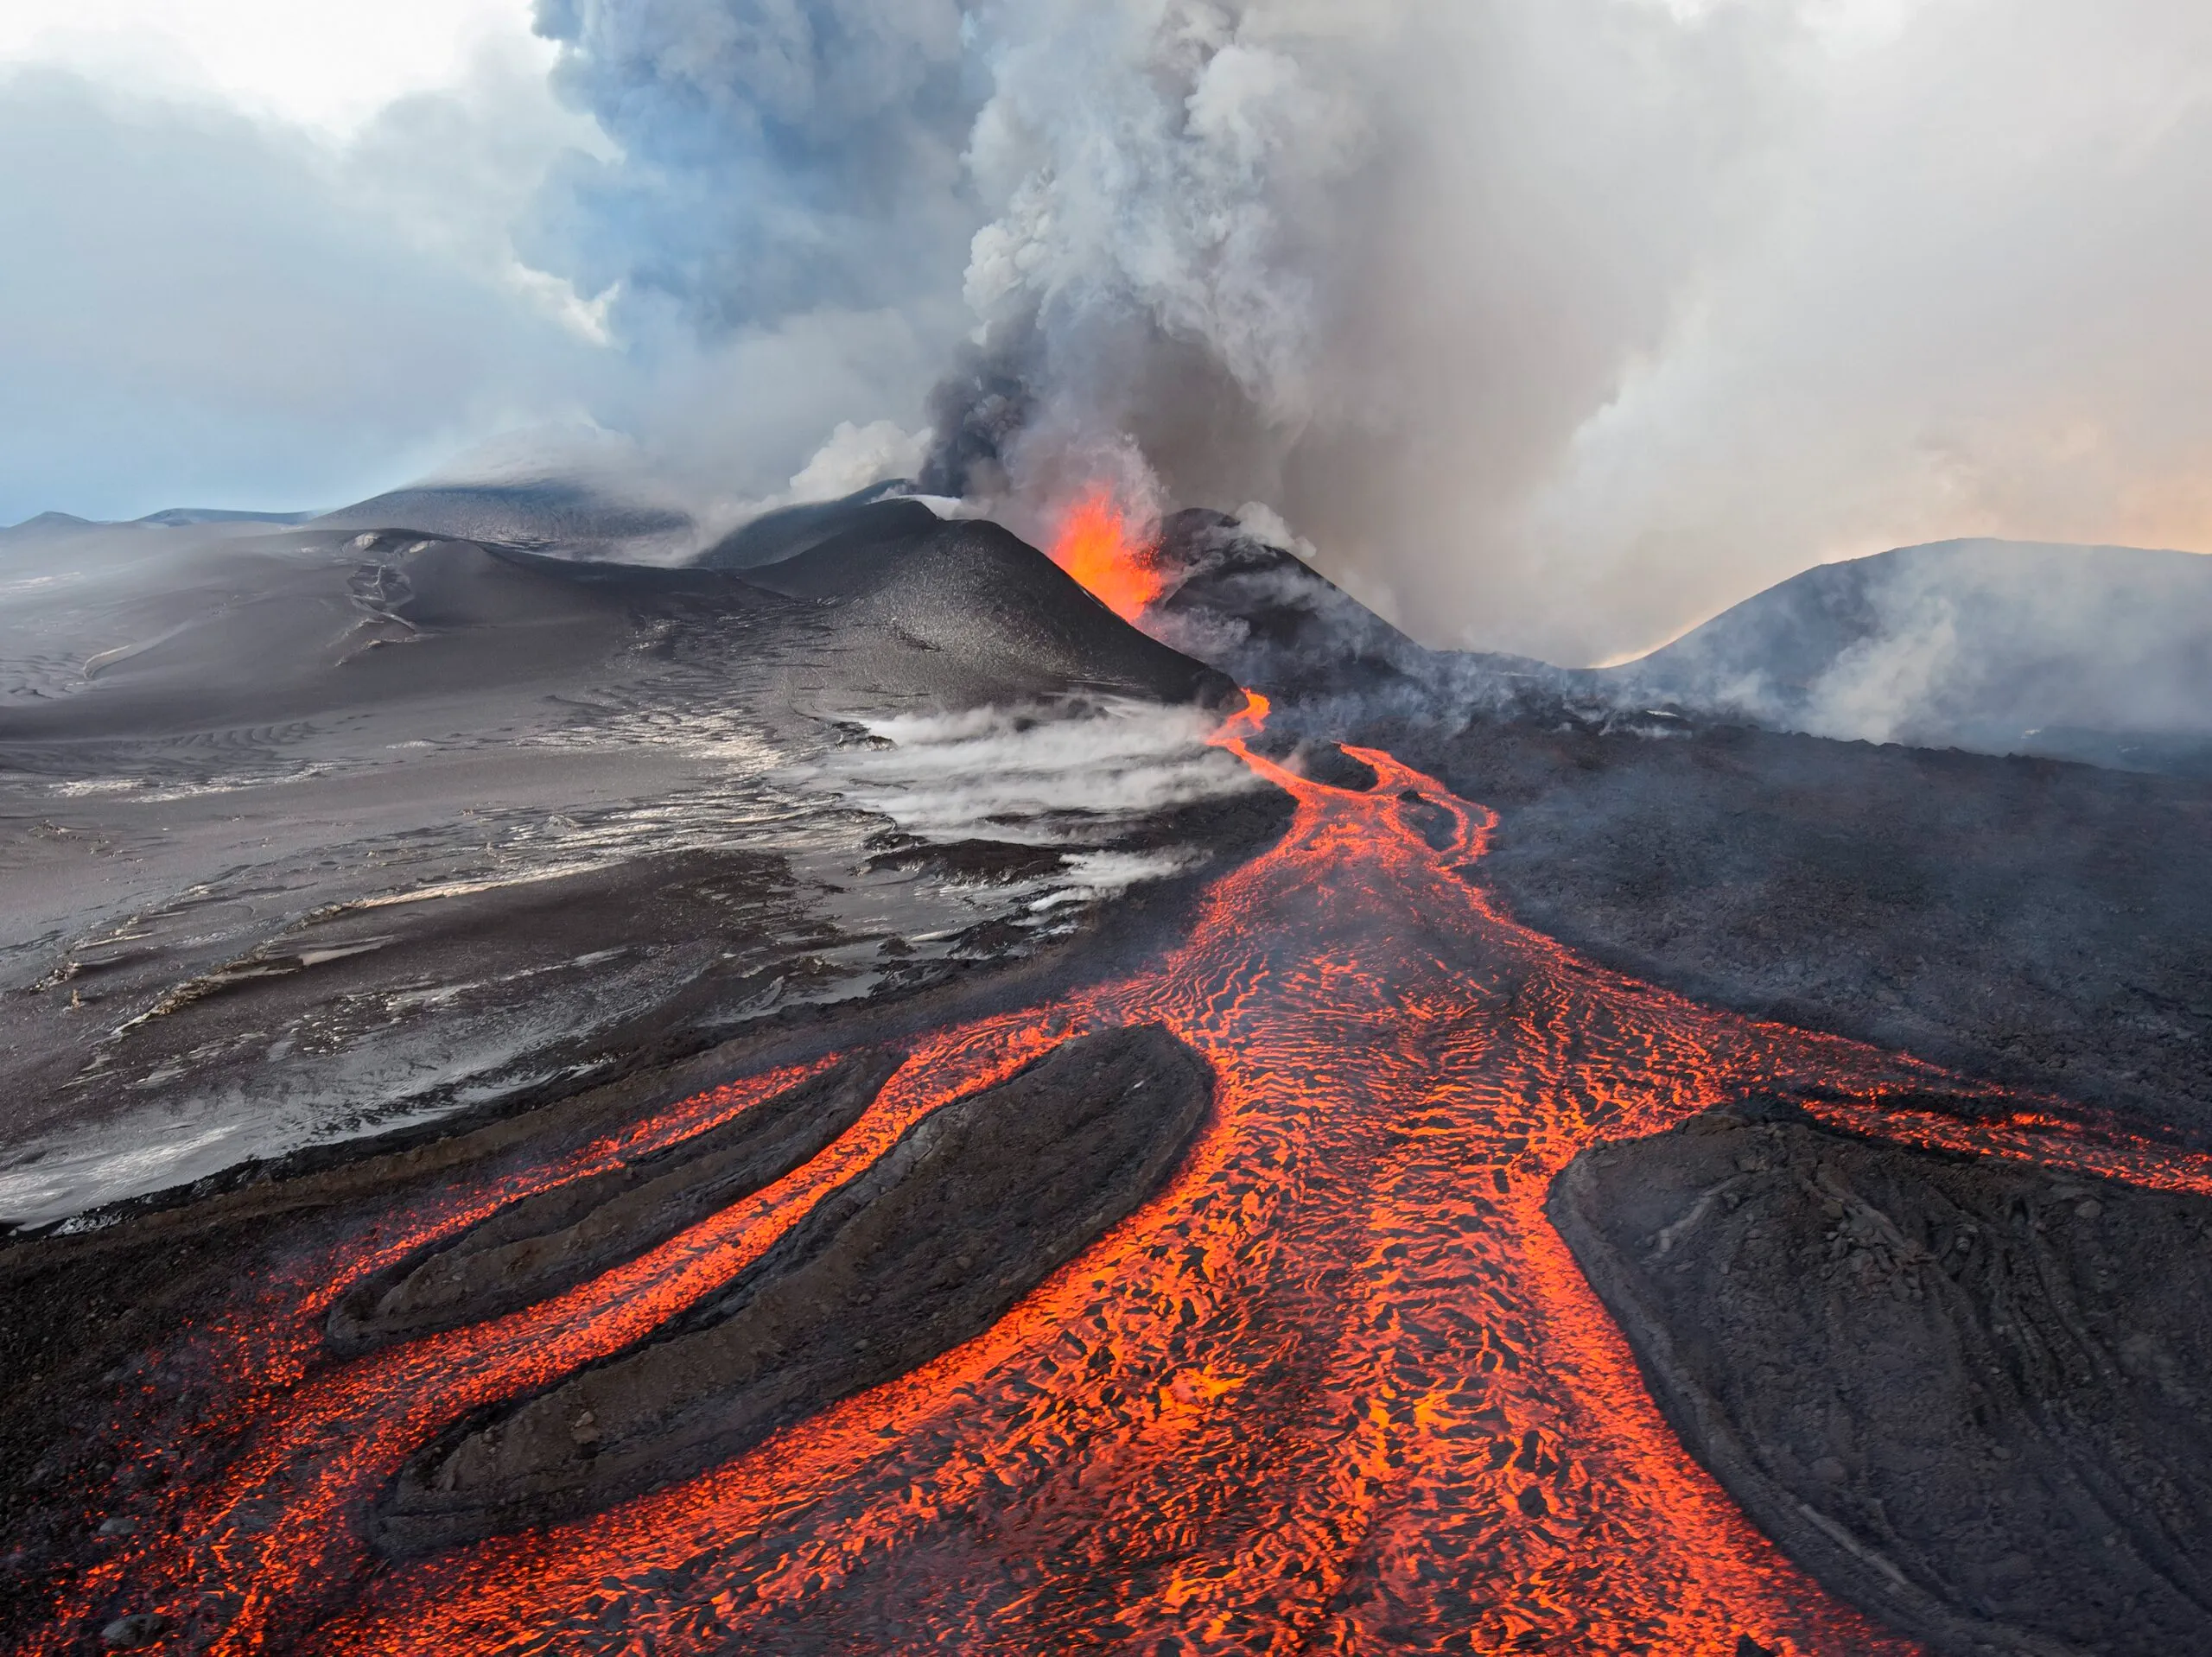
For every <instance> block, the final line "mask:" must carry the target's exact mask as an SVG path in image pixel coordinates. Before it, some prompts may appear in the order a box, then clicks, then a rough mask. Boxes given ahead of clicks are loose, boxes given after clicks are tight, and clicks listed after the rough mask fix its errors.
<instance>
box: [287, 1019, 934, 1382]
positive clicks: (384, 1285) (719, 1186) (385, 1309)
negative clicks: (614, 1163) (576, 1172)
mask: <svg viewBox="0 0 2212 1657" xmlns="http://www.w3.org/2000/svg"><path fill="white" fill-rule="evenodd" d="M904 1062H905V1056H904V1055H903V1054H899V1053H893V1052H887V1051H881V1050H875V1051H866V1052H861V1053H856V1054H853V1055H851V1056H849V1057H845V1058H842V1059H840V1060H839V1061H838V1062H837V1063H835V1064H833V1065H831V1066H829V1068H828V1069H827V1070H823V1071H821V1072H819V1073H817V1075H815V1076H810V1077H809V1078H807V1080H805V1081H804V1082H799V1083H798V1085H796V1086H795V1087H791V1088H787V1089H785V1090H784V1091H783V1092H782V1093H779V1094H778V1095H775V1096H774V1097H773V1098H771V1099H767V1100H765V1101H762V1102H761V1103H760V1104H758V1105H755V1106H753V1108H751V1109H749V1110H745V1111H741V1112H740V1113H739V1114H736V1115H735V1116H733V1117H732V1118H730V1120H729V1121H726V1122H723V1123H721V1124H720V1125H719V1126H717V1127H710V1128H709V1129H707V1130H706V1131H705V1132H703V1133H696V1134H694V1135H692V1136H691V1137H690V1139H687V1140H681V1141H679V1142H678V1143H677V1144H675V1145H672V1146H667V1147H666V1148H665V1149H663V1150H660V1151H656V1152H652V1153H650V1154H648V1155H645V1156H641V1157H639V1158H637V1159H634V1160H632V1161H630V1162H627V1163H625V1164H623V1165H621V1166H620V1167H617V1168H613V1169H609V1170H608V1171H607V1172H605V1173H602V1174H596V1175H594V1176H592V1177H591V1178H585V1179H577V1180H571V1181H570V1182H569V1183H568V1184H564V1185H556V1186H555V1187H553V1188H552V1189H551V1190H543V1191H539V1192H537V1194H535V1195H534V1196H531V1197H524V1198H522V1199H521V1200H519V1201H518V1202H514V1203H508V1204H507V1205H506V1206H505V1208H502V1209H499V1211H498V1212H497V1213H495V1214H493V1215H492V1216H489V1217H488V1218H486V1219H485V1220H484V1221H482V1222H480V1223H479V1224H477V1225H474V1226H472V1227H470V1228H468V1229H467V1230H466V1231H463V1232H461V1234H460V1235H457V1236H455V1237H453V1238H451V1239H448V1240H446V1241H442V1242H440V1243H438V1244H435V1245H433V1246H432V1247H431V1248H429V1249H426V1250H419V1251H417V1252H416V1253H414V1254H409V1255H407V1256H405V1257H404V1258H403V1259H401V1260H397V1261H396V1262H395V1263H394V1264H392V1265H391V1266H390V1267H386V1268H385V1270H383V1271H381V1272H378V1273H376V1274H374V1275H373V1276H372V1277H369V1278H367V1279H364V1280H363V1281H362V1282H361V1283H359V1285H357V1286H355V1287H354V1288H353V1289H352V1290H351V1291H350V1292H347V1293H346V1295H344V1296H343V1297H341V1298H340V1300H339V1301H338V1303H337V1305H334V1306H333V1307H332V1308H331V1310H330V1317H329V1321H328V1323H327V1325H326V1330H325V1335H326V1339H327V1343H328V1344H329V1345H330V1347H331V1348H332V1349H334V1351H338V1352H341V1353H353V1352H360V1351H365V1350H366V1349H369V1348H371V1347H372V1346H378V1345H381V1344H383V1343H385V1342H388V1341H395V1340H404V1339H407V1338H410V1337H411V1336H417V1335H424V1334H428V1333H429V1332H431V1331H432V1330H442V1329H452V1328H455V1327H457V1326H458V1325H460V1324H472V1323H478V1322H481V1321H482V1320H483V1319H485V1318H487V1317H501V1316H504V1315H505V1314H506V1313H508V1312H511V1311H517V1310H518V1309H519V1308H521V1307H523V1306H526V1305H530V1304H531V1302H532V1301H537V1300H543V1299H545V1298H549V1297H550V1296H552V1295H556V1294H559V1293H561V1292H563V1291H564V1290H567V1289H570V1288H573V1287H575V1286H576V1285H577V1284H579V1283H581V1282H582V1281H584V1279H587V1278H590V1277H594V1276H596V1275H597V1274H598V1273H601V1272H603V1271H606V1270H607V1268H608V1267H613V1266H616V1265H620V1263H621V1262H622V1261H624V1260H634V1259H635V1258H636V1257H637V1256H639V1254H644V1253H645V1251H646V1250H647V1249H649V1248H654V1247H655V1246H657V1245H658V1244H659V1243H662V1242H664V1241H667V1240H668V1239H669V1238H671V1237H672V1236H674V1235H676V1234H677V1232H679V1231H681V1230H682V1229H683V1228H684V1227H686V1226H688V1225H690V1224H692V1223H694V1222H696V1221H698V1220H700V1219H702V1218H704V1217H705V1216H707V1215H708V1214H709V1213H711V1212H712V1211H713V1210H715V1209H718V1208H721V1207H725V1206H727V1205H728V1204H729V1203H734V1202H735V1201H737V1200H738V1199H739V1198H741V1197H747V1196H750V1195H751V1194H752V1193H753V1192H754V1191H757V1190H761V1189H762V1188H764V1187H766V1186H767V1185H770V1184H773V1183H774V1182H775V1181H777V1180H779V1179H781V1178H783V1177H784V1176H785V1174H787V1173H789V1172H791V1170H793V1169H794V1168H797V1167H798V1166H799V1165H801V1164H802V1163H804V1162H806V1161H808V1160H810V1159H811V1158H813V1157H814V1156H816V1155H817V1154H818V1153H819V1152H821V1151H822V1150H823V1147H824V1146H828V1145H829V1143H830V1141H832V1140H835V1139H836V1138H837V1137H838V1135H840V1134H842V1133H844V1131H845V1130H846V1129H847V1128H849V1127H851V1126H852V1125H853V1124H854V1123H855V1122H856V1121H859V1120H860V1118H861V1113H862V1112H863V1111H865V1110H866V1109H867V1108H868V1105H869V1103H870V1101H873V1100H874V1098H875V1096H876V1095H877V1094H878V1093H880V1091H881V1090H882V1088H883V1084H884V1083H885V1082H887V1081H889V1080H890V1079H891V1076H892V1074H893V1072H894V1071H895V1070H898V1068H899V1065H900V1064H901V1063H904Z"/></svg>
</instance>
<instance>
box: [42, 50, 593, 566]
mask: <svg viewBox="0 0 2212 1657" xmlns="http://www.w3.org/2000/svg"><path fill="white" fill-rule="evenodd" d="M534 106H535V107H537V108H538V109H542V110H545V111H547V113H548V114H550V115H554V116H557V112H553V111H550V106H546V105H544V100H543V93H542V91H540V90H539V89H538V88H537V86H534V85H533V83H532V82H531V80H530V79H527V78H526V77H525V78H523V79H519V80H518V79H514V78H512V77H509V78H505V79H501V78H499V77H498V76H496V75H493V74H487V75H486V77H485V78H484V79H482V80H480V82H479V83H478V85H477V86H474V88H472V90H471V95H470V97H469V98H467V100H463V99H462V98H459V97H458V96H456V95H451V94H448V95H429V94H426V95H423V96H419V97H416V98H409V99H405V100H403V101H401V102H399V103H396V104H394V105H391V106H390V107H389V108H388V109H387V110H386V111H385V112H384V113H383V114H382V115H381V116H380V117H378V120H377V121H376V122H375V123H373V124H371V126H370V127H369V128H368V129H366V130H365V132H364V134H363V135H362V136H361V137H360V139H359V141H358V142H356V143H352V144H348V145H340V144H337V143H330V142H327V141H320V140H317V139H316V138H315V137H314V136H312V135H309V134H306V133H303V132H301V131H299V130H287V129H284V128H282V127H278V126H275V125H272V124H268V123H265V122H260V121H256V120H253V119H251V118H248V117H243V116H240V115H238V114H235V113H232V112H228V111H223V110H221V109H219V108H217V107H213V106H209V105H199V104H193V103H180V102H172V101H156V100H149V99H145V98H131V97H128V96H124V95H120V94H118V93H115V92H111V91H106V90H103V89H101V88H99V87H97V86H93V85H92V84H91V83H89V82H87V81H86V80H84V79H81V78H79V77H78V76H76V75H74V74H73V73H68V72H67V71H62V70H56V69H52V68H45V67H18V68H16V69H14V70H12V71H9V72H0V246H4V247H6V249H7V250H8V252H7V256H6V257H5V258H4V259H0V360H4V361H5V362H6V363H7V365H8V371H7V373H6V374H5V375H4V376H0V441H4V443H5V444H6V447H7V449H8V453H9V465H8V467H6V468H5V471H4V473H0V479H4V480H0V522H12V521H14V520H15V519H16V518H17V517H23V516H27V515H28V514H29V513H31V512H34V511H40V510H43V509H48V508H60V509H65V510H71V511H78V512H79V513H82V514H85V515H88V516H99V517H106V516H128V515H135V514H136V513H139V512H143V511H149V510H153V509H156V508H159V507H162V506H168V505H230V506H270V507H282V508H299V507H306V506H313V505H338V504H340V502H342V501H344V500H346V499H347V498H353V497H354V496H355V495H357V494H359V493H365V492H369V491H370V490H372V489H373V488H376V487H381V486H385V485H386V484H388V483H389V482H390V481H391V480H392V476H393V474H394V473H399V474H401V475H404V474H405V473H408V472H410V471H414V470H420V469H422V468H423V467H427V466H428V465H429V464H430V463H432V462H433V461H434V460H435V459H436V458H438V457H439V456H440V455H441V454H442V453H444V452H446V451H447V450H449V449H450V448H453V447H454V446H456V445H458V444H460V443H461V442H464V441H468V440H470V439H472V438H474V437H477V436H480V435H483V434H484V433H485V432H486V431H489V430H492V429H497V428H498V427H499V426H501V425H505V424H509V423H513V422H517V421H518V420H520V419H526V418H539V419H542V418H544V417H546V416H548V415H549V414H556V413H557V412H559V411H560V410H561V409H563V407H564V406H571V407H572V406H575V405H578V404H581V403H584V402H585V401H586V400H588V397H589V396H590V394H591V391H592V389H593V387H594V380H595V379H596V378H598V377H599V376H600V375H601V371H602V370H601V363H600V361H599V359H600V358H601V356H602V355H603V353H601V352H598V351H597V350H596V349H595V348H594V347H592V346H590V345H589V344H588V341H587V340H584V339H582V338H581V337H580V336H579V334H578V333H577V331H576V330H575V328H574V327H572V326H569V324H567V323H566V322H565V321H563V318H562V317H561V316H560V314H558V308H557V306H555V305H550V304H548V303H547V302H545V301H544V300H543V298H542V297H538V296H533V295H531V293H530V292H529V291H528V290H527V286H526V283H524V281H523V280H522V279H520V278H519V277H518V273H517V270H516V267H515V266H514V264H513V262H512V256H511V254H508V253H507V251H505V248H504V247H503V246H501V245H500V244H498V243H497V242H496V241H495V240H491V239H486V238H484V237H482V236H481V235H480V233H479V232H476V231H475V230H474V228H473V225H474V223H475V220H476V216H477V215H478V214H480V213H483V212H485V211H487V210H489V211H492V212H493V213H494V214H495V215H496V211H497V208H498V205H499V201H500V200H501V199H502V198H503V196H505V195H507V194H511V193H512V182H513V177H514V175H516V174H517V173H518V172H519V173H526V172H527V171H528V168H527V167H526V165H522V164H518V162H517V161H516V158H515V157H514V156H513V155H512V149H513V148H514V147H515V146H516V145H517V144H518V143H526V142H527V139H526V138H524V139H518V138H517V137H516V136H514V135H513V131H512V127H510V128H509V130H508V132H507V135H506V136H505V137H498V136H497V135H498V133H499V129H500V128H501V127H502V125H503V124H505V123H507V122H509V121H510V120H512V121H514V122H516V123H517V124H520V123H523V122H526V121H527V119H528V117H530V116H531V114H532V112H533V107H534ZM543 124H544V123H543V122H541V125H543ZM478 139H482V140H484V142H481V143H479V142H475V141H476V140H478ZM502 144H504V145H505V146H506V153H503V151H502V149H501V145H502ZM429 153H435V154H438V155H440V156H442V157H443V158H444V160H445V162H446V163H447V166H446V167H445V168H444V169H442V171H440V172H436V173H433V172H431V171H430V170H429V169H428V168H425V167H424V166H423V160H424V157H425V156H426V154H429Z"/></svg>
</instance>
